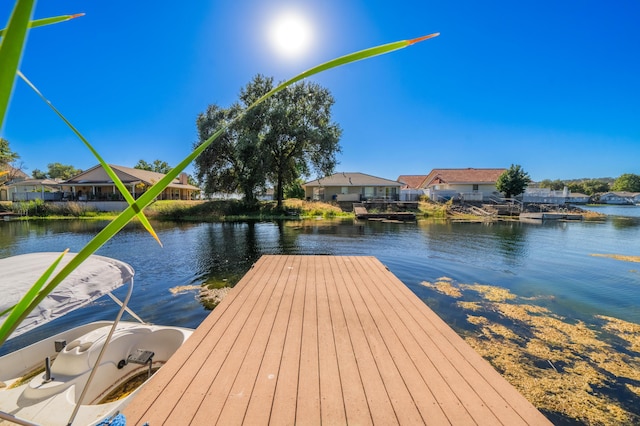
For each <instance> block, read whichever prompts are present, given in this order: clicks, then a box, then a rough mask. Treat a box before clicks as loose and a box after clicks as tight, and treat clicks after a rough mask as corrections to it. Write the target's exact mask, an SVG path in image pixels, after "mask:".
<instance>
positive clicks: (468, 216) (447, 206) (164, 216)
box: [0, 199, 603, 222]
mask: <svg viewBox="0 0 640 426" xmlns="http://www.w3.org/2000/svg"><path fill="white" fill-rule="evenodd" d="M389 206H390V207H389V209H392V210H393V211H397V208H395V207H393V204H390V205H389ZM528 208H529V209H531V208H533V209H534V210H533V211H540V210H539V209H540V208H541V207H540V206H533V207H531V206H528ZM565 210H568V211H570V212H572V213H577V214H580V215H582V217H583V218H584V219H598V218H602V217H603V215H602V214H599V213H594V212H590V211H588V210H583V209H580V208H577V207H572V208H570V209H566V208H565ZM408 211H410V212H412V213H414V214H415V216H416V218H417V219H425V218H430V219H453V220H456V221H460V220H464V221H494V220H503V219H505V218H509V216H503V215H499V214H495V213H489V212H487V211H483V210H482V209H479V208H477V207H476V206H474V205H472V204H465V203H452V202H447V203H435V202H431V201H421V202H419V203H417V209H412V210H408ZM117 214H118V212H104V211H97V210H95V209H93V208H92V207H91V206H90V205H89V204H86V203H82V202H79V203H76V202H67V203H47V202H44V201H42V200H33V201H25V202H15V203H12V202H0V215H2V216H7V217H9V216H10V217H11V218H14V219H15V218H17V219H25V220H27V219H45V218H46V219H110V218H113V217H115V216H117ZM145 214H146V215H147V216H148V217H149V218H153V219H156V220H171V221H179V222H181V221H192V222H223V221H241V220H278V219H309V218H322V219H349V218H355V214H354V213H353V211H347V210H343V209H342V208H341V207H340V206H339V205H338V204H336V203H326V202H321V201H303V200H299V199H288V200H284V203H283V206H282V208H278V207H277V205H276V202H275V201H262V202H259V203H257V204H253V205H248V204H246V203H244V202H243V201H241V200H211V201H195V200H194V201H156V202H154V203H152V204H151V205H150V206H148V207H147V208H146V209H145ZM511 218H513V219H516V220H517V215H515V216H512V217H511Z"/></svg>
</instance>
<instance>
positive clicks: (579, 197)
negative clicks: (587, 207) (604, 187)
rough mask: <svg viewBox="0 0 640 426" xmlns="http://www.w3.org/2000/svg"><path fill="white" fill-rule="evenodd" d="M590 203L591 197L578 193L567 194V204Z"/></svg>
mask: <svg viewBox="0 0 640 426" xmlns="http://www.w3.org/2000/svg"><path fill="white" fill-rule="evenodd" d="M590 201H591V196H590V195H587V194H582V193H580V192H569V199H568V200H567V203H569V204H588V203H589V202H590Z"/></svg>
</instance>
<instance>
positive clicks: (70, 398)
mask: <svg viewBox="0 0 640 426" xmlns="http://www.w3.org/2000/svg"><path fill="white" fill-rule="evenodd" d="M59 256H60V254H59V253H29V254H23V255H18V256H12V257H8V258H3V259H0V271H1V273H0V294H2V297H1V300H0V312H5V310H6V309H8V308H10V307H12V306H14V305H15V304H16V303H17V302H18V300H19V299H20V298H21V297H22V295H23V294H25V293H26V291H27V290H28V289H29V288H30V287H31V286H32V285H33V284H34V283H35V282H36V280H37V279H38V278H39V277H40V276H41V275H42V273H43V272H44V271H45V270H46V269H47V268H48V267H49V266H50V265H51V264H53V262H54V260H55V259H56V258H58V257H59ZM74 256H75V254H72V253H69V254H67V255H66V256H64V258H63V261H62V262H61V263H60V265H58V269H60V268H62V267H63V266H64V265H66V264H67V263H68V262H69V261H70V260H71V259H72V258H73V257H74ZM133 276H134V270H133V268H132V267H131V266H130V265H128V264H127V263H125V262H121V261H119V260H116V259H112V258H108V257H104V256H98V255H92V256H90V257H89V258H88V259H87V260H85V261H84V262H83V263H82V264H81V265H80V266H79V267H78V268H76V269H75V270H74V271H73V272H72V273H71V274H69V276H68V277H67V278H65V279H64V280H63V281H62V282H61V283H60V284H59V285H58V286H57V287H56V288H55V289H54V291H53V292H51V293H50V294H49V295H48V296H47V297H46V298H45V299H44V300H43V301H42V302H41V303H40V304H39V305H38V307H37V308H36V309H34V311H33V312H31V314H30V315H29V316H28V317H27V318H25V319H24V321H22V322H21V323H20V325H19V326H18V328H17V329H16V330H15V331H14V332H13V334H12V335H11V336H10V337H9V339H11V338H14V337H16V336H18V335H21V334H23V333H26V332H27V331H29V330H32V329H34V328H36V327H38V326H40V325H42V324H45V323H46V322H49V321H51V320H53V319H55V318H58V317H60V316H62V315H65V314H67V313H69V312H71V311H73V310H75V309H77V308H80V307H82V306H85V305H87V304H88V303H90V302H92V301H95V300H97V299H98V298H100V297H102V296H103V295H109V296H110V297H111V298H112V299H113V300H114V301H115V302H116V303H118V304H119V305H120V309H119V312H118V314H117V316H116V318H115V319H114V320H113V321H97V322H92V323H90V324H84V325H80V326H78V327H74V328H71V329H69V330H67V331H64V332H61V333H59V334H56V335H54V336H49V337H46V338H44V339H42V340H40V341H37V342H36V343H33V344H31V345H29V346H27V347H24V348H22V349H18V350H16V351H14V352H12V353H9V354H7V355H4V356H2V357H0V424H5V423H6V421H8V422H10V423H17V424H23V425H34V424H37V425H52V426H57V425H71V424H74V425H97V424H109V422H110V420H109V419H115V418H116V417H118V416H122V415H121V414H118V413H119V411H120V410H121V409H122V408H123V407H124V406H125V405H126V404H127V402H128V401H129V400H130V399H131V398H132V397H133V396H134V395H135V394H136V393H137V391H138V390H139V389H140V388H141V387H142V386H144V383H146V382H147V380H148V378H149V377H150V376H151V374H152V373H153V372H155V370H157V369H158V368H160V367H161V366H162V365H163V364H164V363H165V362H166V361H167V360H168V359H169V358H170V357H171V356H172V355H173V353H175V351H176V350H177V349H178V348H179V347H180V346H181V345H182V344H183V343H184V342H185V341H186V340H187V339H188V338H189V336H191V334H192V333H193V330H192V329H189V328H182V327H173V326H160V325H153V324H148V323H145V322H144V321H142V319H140V317H138V316H137V315H136V314H135V313H134V312H133V311H131V309H129V308H128V307H127V303H128V301H129V298H130V296H131V293H132V290H133ZM126 284H128V292H127V295H126V297H125V298H124V300H123V301H120V300H119V299H118V298H116V297H115V296H113V294H111V292H112V291H113V290H115V289H116V288H119V287H121V286H123V285H126ZM124 311H127V312H128V313H129V314H130V315H131V316H132V317H133V318H134V319H135V321H120V317H121V316H122V315H123V313H124ZM136 321H137V322H136ZM1 322H2V318H0V323H1ZM105 419H106V420H105ZM3 420H4V421H5V422H3ZM114 423H116V422H114Z"/></svg>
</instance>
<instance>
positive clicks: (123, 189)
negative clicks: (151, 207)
mask: <svg viewBox="0 0 640 426" xmlns="http://www.w3.org/2000/svg"><path fill="white" fill-rule="evenodd" d="M18 76H19V77H20V78H21V79H22V80H23V81H24V82H25V83H27V85H28V86H29V87H31V89H32V90H33V91H34V92H36V94H37V95H38V96H39V97H40V99H42V100H43V101H44V102H45V103H46V104H47V105H48V106H49V107H50V108H51V109H52V110H53V112H55V113H56V115H57V116H58V117H60V119H61V120H62V121H64V123H65V124H66V125H67V126H68V127H69V128H70V129H71V131H72V132H73V133H75V135H76V136H77V137H78V138H79V139H80V140H81V141H82V143H84V144H85V146H86V147H87V148H88V149H89V151H91V153H92V154H93V155H94V156H95V157H96V158H97V159H98V161H99V162H100V164H101V165H102V167H103V168H104V170H105V171H106V172H107V175H109V177H110V178H111V180H112V181H113V183H114V185H115V186H116V187H117V188H118V190H119V191H120V193H121V194H122V196H123V197H124V198H125V200H127V202H128V203H129V204H132V203H133V202H134V199H133V196H131V194H130V193H129V190H128V189H127V188H126V187H125V186H124V183H122V181H121V180H120V178H119V177H118V175H116V173H115V172H114V171H113V169H112V168H111V166H109V164H107V162H106V161H104V159H103V158H102V156H101V155H100V154H99V153H98V151H96V150H95V149H94V148H93V146H92V145H91V144H90V143H89V141H88V140H87V139H86V138H85V137H84V136H82V134H81V133H80V131H79V130H78V129H76V127H75V126H74V125H73V124H71V122H70V121H69V120H67V118H66V117H65V116H64V115H63V114H62V113H61V112H60V111H59V110H58V109H57V108H56V107H55V106H53V104H52V103H51V102H50V101H49V100H48V99H47V98H46V97H45V96H44V95H43V94H42V93H41V92H40V90H38V88H37V87H36V86H35V85H34V84H33V83H32V82H31V81H30V80H29V79H28V78H27V77H25V76H24V74H23V73H22V72H21V71H19V70H18ZM137 216H138V220H140V223H142V225H143V226H144V227H145V229H146V230H147V231H148V232H149V233H150V234H151V236H152V237H153V238H155V240H156V241H157V242H158V244H160V246H162V242H161V241H160V238H159V237H158V234H156V231H155V230H154V229H153V227H152V226H151V223H149V220H148V219H147V217H146V216H145V215H144V213H142V212H139V213H138V214H137Z"/></svg>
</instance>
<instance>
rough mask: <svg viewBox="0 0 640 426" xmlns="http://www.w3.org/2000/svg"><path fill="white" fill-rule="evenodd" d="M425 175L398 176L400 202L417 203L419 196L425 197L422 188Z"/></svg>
mask: <svg viewBox="0 0 640 426" xmlns="http://www.w3.org/2000/svg"><path fill="white" fill-rule="evenodd" d="M426 178H427V175H400V176H398V179H397V180H398V182H400V183H401V184H402V186H401V187H400V201H418V200H419V199H420V197H421V196H423V195H426V193H425V189H424V187H423V183H424V180H425V179H426Z"/></svg>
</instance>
